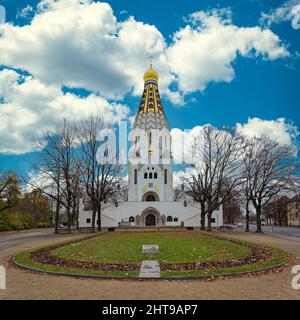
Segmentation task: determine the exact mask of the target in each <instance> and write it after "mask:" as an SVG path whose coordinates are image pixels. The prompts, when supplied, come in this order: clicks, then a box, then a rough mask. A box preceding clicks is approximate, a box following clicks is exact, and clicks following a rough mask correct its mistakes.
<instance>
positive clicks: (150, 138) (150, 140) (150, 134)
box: [149, 131, 152, 145]
mask: <svg viewBox="0 0 300 320" xmlns="http://www.w3.org/2000/svg"><path fill="white" fill-rule="evenodd" d="M149 144H150V145H151V144H152V133H151V131H150V133H149Z"/></svg>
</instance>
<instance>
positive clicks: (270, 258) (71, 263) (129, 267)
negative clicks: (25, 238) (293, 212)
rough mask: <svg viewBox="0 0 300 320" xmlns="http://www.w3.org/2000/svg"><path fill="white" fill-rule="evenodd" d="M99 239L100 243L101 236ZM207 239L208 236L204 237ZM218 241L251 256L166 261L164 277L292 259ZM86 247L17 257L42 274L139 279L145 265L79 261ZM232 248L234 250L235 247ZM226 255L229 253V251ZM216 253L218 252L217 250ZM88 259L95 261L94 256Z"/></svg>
mask: <svg viewBox="0 0 300 320" xmlns="http://www.w3.org/2000/svg"><path fill="white" fill-rule="evenodd" d="M174 234H175V233H174ZM176 236H177V235H176ZM181 236H182V235H181ZM197 236H200V237H201V235H199V234H197ZM98 237H99V239H100V236H98ZM102 237H103V236H102ZM203 237H208V236H207V235H205V236H204V235H203ZM93 238H95V237H93ZM93 238H91V239H93ZM96 238H97V237H96ZM102 239H104V238H102ZM212 239H213V240H212ZM96 240H97V239H96ZM217 240H219V241H220V243H221V245H223V244H227V245H228V246H229V247H230V248H231V250H232V248H235V246H236V247H237V248H244V249H243V250H244V251H243V252H247V254H245V255H241V254H239V255H238V254H237V255H233V257H234V258H230V259H228V258H224V257H223V258H222V257H220V258H219V257H217V258H214V259H211V258H208V259H203V261H201V259H196V260H200V261H190V262H180V263H178V262H176V263H174V262H173V263H172V262H170V263H166V262H165V260H166V258H164V260H163V261H162V262H160V270H161V274H162V277H169V276H170V277H197V276H199V277H201V276H214V275H224V274H226V275H227V274H235V273H237V274H240V273H248V272H257V271H261V270H264V269H268V270H270V269H272V268H274V267H278V266H280V265H282V264H283V263H284V262H286V261H287V260H288V255H287V254H286V253H285V252H283V251H281V250H279V249H276V248H270V247H263V246H260V245H257V244H253V243H248V242H243V241H239V240H233V239H227V238H226V239H224V238H219V237H215V236H209V237H208V240H207V242H208V243H209V241H217ZM93 241H94V240H93ZM82 243H84V248H85V250H87V251H88V250H89V247H88V245H87V243H88V240H78V241H73V242H69V243H62V244H57V245H53V246H50V247H46V248H40V249H36V250H33V251H25V252H22V253H21V254H19V255H18V256H16V257H15V262H16V263H17V264H18V265H20V266H22V267H28V268H31V269H38V270H39V271H46V272H47V271H49V272H52V273H66V274H72V275H76V274H78V275H100V276H132V277H136V276H137V275H138V272H139V269H140V266H141V262H131V263H128V261H127V262H126V261H124V262H122V263H120V262H118V263H116V262H100V261H97V259H95V261H84V259H80V258H78V257H77V255H76V254H77V253H78V251H79V250H80V249H77V248H78V246H80V245H81V247H82ZM101 243H102V242H101ZM102 245H105V241H104V242H103V243H102ZM232 245H234V246H233V247H232ZM70 246H71V248H72V251H71V253H70V252H69V251H68V255H66V256H68V257H69V258H66V257H63V256H59V255H58V254H57V253H58V252H59V250H61V249H64V248H70ZM75 248H76V249H75ZM245 249H246V250H245ZM224 251H225V252H226V250H224ZM92 252H93V251H92ZM216 252H218V251H217V249H216ZM74 256H75V257H74ZM92 257H93V256H92ZM156 257H157V256H155V255H154V256H153V255H152V256H151V259H152V260H155V259H156ZM88 258H89V259H91V257H90V256H89V257H88ZM140 259H141V261H142V260H143V259H145V256H143V257H141V258H140ZM170 261H172V259H170Z"/></svg>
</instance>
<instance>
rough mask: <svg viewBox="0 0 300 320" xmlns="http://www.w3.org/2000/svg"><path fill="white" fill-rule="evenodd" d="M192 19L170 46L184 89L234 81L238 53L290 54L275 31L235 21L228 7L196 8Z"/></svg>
mask: <svg viewBox="0 0 300 320" xmlns="http://www.w3.org/2000/svg"><path fill="white" fill-rule="evenodd" d="M189 21H190V24H189V25H187V26H186V27H184V28H182V29H180V30H179V31H178V32H176V33H175V34H174V36H173V44H171V46H170V47H169V48H168V49H167V56H168V61H169V64H170V67H171V70H172V71H173V72H174V73H175V74H176V76H177V77H178V83H179V87H180V89H181V90H182V91H183V92H184V93H189V92H193V91H197V90H204V89H205V88H206V86H207V85H208V84H209V83H210V82H231V81H232V80H233V78H234V76H235V73H234V68H233V62H234V61H235V59H236V57H237V55H238V54H240V55H242V56H244V57H258V56H262V57H263V58H264V59H269V60H273V59H277V58H280V57H285V56H287V55H288V51H287V50H286V48H285V47H284V46H283V45H282V44H281V43H280V39H279V37H278V36H277V35H276V34H274V33H273V32H272V31H270V30H268V29H264V30H262V29H261V28H259V27H248V28H244V27H237V26H235V25H233V24H232V22H231V11H230V10H228V9H227V10H225V9H222V10H216V9H214V10H212V11H210V12H204V11H199V12H195V13H193V14H192V15H191V16H190V19H189Z"/></svg>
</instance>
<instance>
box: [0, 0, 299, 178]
mask: <svg viewBox="0 0 300 320" xmlns="http://www.w3.org/2000/svg"><path fill="white" fill-rule="evenodd" d="M47 1H48V6H49V4H50V6H51V5H53V3H54V5H53V7H52V8H51V9H49V8H46V7H44V8H43V9H42V10H40V11H37V10H36V6H37V5H38V4H39V3H40V1H29V0H18V1H16V0H7V1H5V0H0V4H1V5H3V6H4V7H5V8H6V14H7V22H8V23H9V24H10V26H9V27H8V29H5V34H4V36H3V37H2V38H0V66H1V67H0V71H1V70H2V71H3V70H6V72H5V73H3V75H2V78H1V76H0V115H1V118H2V122H3V123H4V125H3V127H5V128H4V129H2V131H1V126H0V135H1V136H2V138H1V140H2V144H1V142H0V152H1V153H0V168H1V169H2V170H8V169H14V170H17V171H19V172H21V171H28V170H30V167H29V163H28V159H31V158H34V157H35V156H36V153H34V152H32V150H31V149H30V147H29V144H30V141H29V140H30V139H31V138H32V137H31V136H34V134H35V133H36V135H37V136H41V134H42V131H43V128H45V129H46V128H47V126H48V124H49V123H51V124H52V123H53V124H55V123H56V122H57V121H58V120H59V118H62V116H63V113H62V114H61V115H56V117H55V118H53V119H52V118H51V114H54V113H57V112H58V110H66V109H67V110H68V112H67V113H68V115H71V116H73V113H74V119H75V120H76V119H81V117H80V115H78V114H80V106H81V105H84V107H85V111H84V114H85V115H86V114H88V110H90V111H91V112H93V111H95V108H96V107H97V106H99V108H102V106H103V108H104V110H105V114H107V116H108V117H112V116H113V119H114V120H113V121H115V122H117V121H118V120H120V119H121V118H128V117H131V116H133V115H135V113H136V111H137V108H138V104H139V99H140V97H139V93H140V92H141V86H142V76H143V66H144V70H145V69H146V68H147V57H148V56H149V55H150V54H153V52H154V67H155V66H156V67H157V70H158V71H159V73H160V74H161V78H162V80H161V88H162V89H161V91H162V96H163V105H164V110H165V113H166V116H167V118H168V121H169V125H170V127H171V128H179V129H188V128H193V127H195V126H197V125H203V124H206V123H211V124H213V125H215V126H217V127H221V126H230V127H233V126H235V125H236V124H240V128H241V130H244V131H245V132H246V133H247V134H252V133H253V132H258V133H267V134H270V136H274V137H275V136H276V137H277V138H278V132H279V133H280V130H282V133H283V135H284V134H290V135H291V137H292V138H293V137H294V136H295V132H296V130H297V128H300V112H299V109H300V108H299V107H300V90H299V79H300V59H299V53H300V37H299V35H300V29H297V28H295V24H296V27H297V19H298V17H297V16H292V15H291V14H290V12H291V9H292V8H293V7H297V6H298V5H300V1H286V2H284V1H269V0H268V1H267V0H264V1H255V0H242V1H220V0H219V1H199V0H198V1H191V0H185V1H180V0H173V1H161V0H160V1H158V0H153V1H149V2H146V1H132V0H128V1H108V2H107V3H108V7H105V8H104V9H105V10H107V8H111V9H112V10H113V13H109V11H107V12H108V13H105V14H104V15H103V16H101V17H102V18H101V19H103V20H105V21H106V22H105V25H104V24H101V26H99V28H103V31H101V32H108V33H109V34H115V33H117V36H118V37H120V34H121V33H120V30H122V32H123V33H126V32H128V36H129V35H130V34H132V30H134V31H135V32H137V33H136V37H132V38H130V41H129V42H128V46H131V48H127V47H126V41H125V42H122V43H121V44H120V43H118V44H117V45H115V44H114V45H112V46H110V45H108V46H107V48H109V49H107V51H108V50H112V52H109V51H108V52H106V47H104V46H102V47H101V48H99V55H102V52H104V51H105V55H106V54H107V56H106V57H108V58H106V61H107V70H105V68H106V67H105V63H104V65H103V64H101V63H102V62H101V61H99V69H97V67H98V60H97V59H98V58H97V56H96V57H95V56H93V55H97V52H98V51H97V46H98V43H97V42H96V43H95V50H89V49H85V51H83V52H82V54H81V53H80V55H79V54H78V56H77V55H74V56H73V54H72V52H71V53H70V51H68V50H70V48H72V46H73V48H74V50H76V45H77V44H76V43H75V44H73V42H74V41H76V38H78V39H79V40H80V41H82V42H80V48H82V43H88V46H87V48H90V47H91V46H90V43H92V42H91V41H94V39H92V38H91V36H90V34H91V32H97V28H98V26H97V23H95V24H89V23H88V22H86V21H88V18H87V16H86V14H85V13H83V15H82V16H80V17H81V18H80V19H82V21H84V23H83V27H82V26H81V27H80V28H79V27H78V28H79V29H78V30H77V29H76V30H75V31H76V32H75V33H74V34H71V33H70V34H69V32H70V30H72V28H73V29H74V25H73V27H72V23H74V21H73V22H72V19H76V13H74V12H76V11H72V12H71V11H70V10H69V7H74V8H76V6H77V5H78V6H79V5H80V4H76V2H79V0H78V1H77V0H60V1H58V2H61V3H63V2H65V4H61V5H60V6H59V7H55V1H53V0H47ZM44 2H46V1H45V0H44ZM67 2H69V6H68V4H67ZM83 2H84V4H83V6H87V7H88V6H91V5H92V1H88V0H84V1H83ZM26 7H27V8H28V10H27V11H26V10H25V11H24V10H23V12H22V9H24V8H26ZM280 7H284V8H285V16H280V15H278V14H277V13H276V10H277V9H278V8H280ZM82 8H83V7H82V6H81V7H78V12H80V10H82ZM299 8H300V7H299ZM98 9H99V15H100V14H101V10H102V9H101V8H100V7H97V10H98ZM49 10H50V11H52V13H53V15H52V16H55V14H57V17H58V18H57V21H58V22H57V23H58V25H59V23H60V18H59V15H60V14H64V12H65V14H66V17H68V18H66V22H65V25H64V27H63V28H61V29H64V30H63V31H61V29H58V30H56V31H55V32H57V33H55V32H54V31H53V30H54V27H53V24H50V27H49V30H50V31H49V30H48V29H47V27H45V28H44V27H43V28H40V29H38V27H39V26H38V23H40V21H38V22H37V23H36V24H35V26H34V27H32V31H30V30H29V31H28V32H27V31H26V30H25V29H26V27H28V26H30V25H32V19H33V16H34V15H36V16H41V19H40V20H41V21H48V20H47V19H44V20H42V18H43V17H46V16H45V15H46V14H47V12H48V11H49ZM64 10H65V11H64ZM222 10H223V11H222ZM93 11H96V10H93ZM199 12H202V13H201V15H200V18H199V15H197V16H196V15H194V20H193V19H192V18H191V16H190V15H191V14H193V13H199ZM224 12H225V15H226V14H227V18H228V14H229V15H231V16H232V17H231V18H230V21H227V22H226V21H225V22H224V19H225V18H222V17H221V16H222V15H223V14H224ZM299 12H300V10H299ZM203 14H204V15H203ZM263 14H265V15H266V17H265V19H262V16H263ZM43 15H44V16H43ZM299 15H300V13H299ZM108 16H109V17H110V18H107V17H108ZM131 16H133V17H134V18H132V19H133V20H134V21H132V20H131V22H130V28H128V29H126V26H127V24H126V22H127V21H129V20H130V17H131ZM195 17H197V18H195ZM210 17H215V20H214V21H213V23H212V24H207V23H208V21H210V20H209V19H210ZM84 19H86V20H84ZM114 19H115V21H116V22H114V21H113V20H114ZM222 19H223V20H222ZM293 19H294V20H293ZM91 20H92V19H91ZM95 21H97V17H95ZM293 22H294V24H293ZM116 23H117V25H115V24H116ZM138 23H142V25H143V29H142V27H141V26H139V25H138ZM203 23H204V24H206V28H204V29H201V28H200V26H201V24H203ZM219 23H220V24H219ZM68 24H69V25H70V26H71V27H70V29H68V28H67V25H68ZM110 24H111V25H112V26H111V25H110ZM103 25H104V26H103ZM220 25H221V29H220V32H219V33H218V32H217V33H216V35H215V36H214V38H213V40H207V38H204V37H203V34H204V33H205V32H207V31H209V32H211V33H212V32H215V29H216V28H220ZM223 25H224V26H225V27H226V28H227V29H228V28H232V29H230V30H231V31H230V32H233V33H232V34H233V36H232V38H233V39H232V40H231V38H229V39H230V41H227V42H226V41H225V44H224V42H222V39H221V38H222V34H223V33H222V32H224V37H227V36H228V34H227V31H228V30H227V29H225V28H223ZM17 26H20V27H21V28H19V29H18V28H17ZM65 26H66V27H65ZM85 26H86V30H85ZM145 26H146V27H145ZM150 26H155V28H156V29H155V30H154V29H153V28H151V27H150ZM187 26H190V29H191V30H192V31H193V32H194V34H195V33H196V36H195V37H197V38H191V37H192V36H191V34H189V35H187V34H186V33H185V34H184V35H181V36H180V39H179V40H177V41H175V40H174V34H175V33H176V32H178V31H179V30H183V29H185V28H187ZM133 28H134V29H133ZM141 29H142V30H141ZM245 29H247V30H245ZM37 30H38V31H37ZM91 30H92V31H91ZM107 30H108V31H107ZM185 30H186V31H187V30H188V29H185ZM218 30H219V29H218ZM48 31H49V32H50V33H51V32H52V31H53V32H54V33H51V37H49V35H48V34H46V35H45V34H43V32H45V33H46V32H48ZM266 31H267V32H266ZM30 32H32V34H34V36H35V40H34V45H37V49H34V48H32V50H33V51H30V50H31V47H32V44H31V42H30V41H32V39H31V36H30ZM60 32H65V36H64V35H63V34H61V33H60ZM56 34H57V38H55V37H56ZM139 34H141V38H138V35H139ZM18 37H20V38H21V39H22V41H24V43H23V44H21V43H20V41H18V39H19V38H18ZM187 37H190V38H187ZM219 37H220V38H219ZM264 37H265V38H264ZM27 38H28V40H27ZM145 38H149V39H153V41H152V42H148V43H147V41H148V40H147V39H145ZM262 38H264V39H265V40H264V41H262ZM61 39H63V40H61ZM74 39H75V40H74ZM101 39H102V38H101ZM191 39H192V42H193V41H194V40H196V39H199V43H198V47H199V53H198V52H195V53H193V54H192V53H191V51H195V50H196V51H197V48H198V47H196V49H195V47H192V44H191V41H190V40H191ZM193 39H194V40H193ZM79 40H78V41H79ZM125 40H126V34H125ZM206 40H207V41H208V42H207V43H208V44H207V47H208V48H207V49H203V48H204V47H205V45H204V41H206ZM1 41H2V43H1ZM26 41H27V42H26ZM39 41H40V42H39ZM101 41H102V40H101ZM143 41H144V42H145V43H143V44H141V45H140V43H141V42H143ZM149 41H150V40H149ZM209 41H213V42H209ZM68 42H70V43H71V45H70V46H69V44H68ZM179 42H180V43H179ZM235 42H236V43H235ZM202 43H203V48H201V46H202ZM210 43H212V45H213V48H214V49H213V50H212V51H209V52H206V51H205V50H210V49H209V46H210ZM227 43H228V47H231V48H232V49H230V50H229V52H228V53H227V51H226V50H228V48H226V46H227ZM237 43H238V44H237ZM181 44H182V45H181ZM185 44H187V45H186V46H185ZM253 44H254V45H253ZM18 45H20V47H18ZM48 45H49V48H46V47H47V46H48ZM64 45H66V48H64ZM99 46H100V42H99ZM122 46H124V47H122ZM190 46H191V47H190ZM251 46H252V47H251ZM244 47H246V48H247V52H246V53H241V50H242V49H241V48H244ZM248 47H250V48H249V49H248ZM205 48H206V47H205ZM120 50H121V51H122V50H124V51H126V53H124V61H120V60H118V57H120V56H121V57H122V52H121V53H120V52H119V51H120ZM147 50H148V51H147ZM222 50H225V51H224V52H225V53H224V56H222V54H219V53H220V52H221V51H222ZM1 51H2V54H1ZM127 51H128V52H127ZM45 52H46V53H45ZM59 52H60V54H59ZM64 52H65V56H63V53H64ZM77 52H78V50H77ZM126 55H128V56H126ZM211 55H216V56H220V58H213V59H212V61H210V62H208V63H207V65H206V63H205V59H210V58H211ZM88 56H89V57H88ZM45 57H46V58H45ZM87 57H88V59H87ZM110 57H116V58H115V59H117V60H113V61H110V60H109V59H110ZM198 57H201V58H198ZM133 58H135V59H136V66H137V67H136V71H135V70H134V69H135V61H132V60H133ZM51 59H53V60H54V59H55V62H53V63H54V64H51V63H52V62H51V61H49V60H51ZM64 59H65V60H64ZM103 59H104V58H103ZM222 59H223V60H222ZM108 60H109V61H108ZM165 60H166V61H167V62H166V61H165ZM185 60H188V63H187V61H185ZM115 61H117V62H115ZM127 61H128V62H127ZM104 62H105V60H104ZM114 62H115V65H118V67H116V68H115V67H114V64H113V63H114ZM94 63H95V65H94ZM120 63H122V65H120V66H119V64H120ZM48 64H49V65H48ZM189 64H190V65H192V66H193V70H192V75H191V78H190V79H193V80H192V81H190V80H189V77H188V72H187V71H186V70H188V68H189ZM54 65H55V66H57V68H60V70H63V69H64V68H66V72H65V74H64V73H63V72H62V71H57V70H54V69H55V68H54V67H53V66H54ZM111 66H112V67H111ZM169 66H170V67H169ZM218 66H220V68H219V69H220V70H222V68H223V67H224V70H223V71H219V70H218ZM67 68H70V70H71V71H72V72H74V74H73V73H72V72H71V73H70V72H69V71H68V70H69V69H67ZM77 68H78V72H76V70H77ZM81 68H82V69H81ZM84 68H85V69H84ZM89 68H90V69H91V70H89V71H87V72H86V73H85V71H84V72H82V70H88V69H89ZM118 68H119V69H118ZM127 68H128V70H127ZM228 69H230V70H231V71H232V72H233V74H232V73H231V75H228V73H227V72H229V73H230V72H231V71H230V70H228ZM93 70H96V71H97V72H98V74H97V73H96V74H95V72H96V71H94V72H93ZM195 70H196V72H195ZM8 71H10V72H8ZM68 73H69V74H70V77H69V78H68ZM197 73H198V75H199V76H198V75H197ZM81 74H82V77H81ZM110 74H113V76H112V77H111V78H110ZM24 75H25V76H27V77H29V76H30V77H31V78H30V79H29V78H28V79H27V80H25V78H24ZM127 75H129V76H127ZM172 77H173V78H172ZM7 79H9V80H7ZM74 79H75V80H74ZM174 79H175V80H174ZM73 80H74V81H73ZM1 81H2V82H3V84H2V87H3V88H4V87H5V86H6V87H5V88H6V91H5V90H4V89H2V96H1ZM14 81H15V82H14ZM24 82H25V83H28V86H26V87H25V86H22V87H21V86H20V85H21V84H23V83H24ZM8 83H9V85H8ZM106 83H108V84H109V85H106ZM15 84H16V85H17V86H20V87H19V89H20V90H19V89H18V91H16V92H14V91H13V90H15V89H12V88H13V86H14V85H15ZM7 88H8V89H7ZM49 88H50V89H49ZM98 88H99V89H98ZM25 89H26V90H28V91H34V92H35V93H37V92H38V93H39V94H41V96H37V95H36V96H34V95H33V94H30V95H28V92H26V95H25V93H24V90H25ZM43 90H45V91H46V90H47V94H42V92H43ZM170 91H172V95H173V98H172V97H170ZM8 92H9V93H8ZM68 94H70V95H71V96H70V95H68ZM91 94H92V95H95V97H93V98H92V97H91V96H90V95H91ZM24 95H25V96H24ZM55 95H56V97H55ZM175 95H176V99H175V98H174V97H175ZM45 96H47V98H45ZM57 96H60V99H57ZM88 97H89V98H88ZM22 99H24V105H22V101H23V100H22ZM30 99H34V100H30ZM43 99H45V101H44V100H43ZM38 100H40V101H42V103H41V104H38V103H37V101H38ZM62 101H63V102H62ZM178 101H179V102H178ZM43 103H48V104H49V105H50V106H53V109H51V108H52V107H49V108H50V109H49V110H46V111H47V112H46V111H45V115H43V117H41V116H40V115H39V113H40V109H39V108H41V106H43ZM60 103H61V104H62V105H59V104H60ZM93 103H94V104H93ZM33 105H34V107H31V106H33ZM58 105H59V106H58ZM75 105H77V109H76V108H75V107H74V106H75ZM79 105H80V106H79ZM72 106H73V107H74V108H73V107H72ZM9 108H10V109H9ZM12 108H13V109H14V117H12V116H11V115H10V112H11V113H12V111H11V110H12ZM47 108H48V107H47ZM111 108H112V109H113V111H111V110H112V109H111ZM126 108H127V111H126ZM19 110H20V112H18V111H19ZM120 110H121V111H120ZM1 111H2V112H1ZM43 112H44V111H43ZM101 112H102V111H101ZM116 112H117V113H116ZM30 117H32V119H31V120H30V119H28V118H30ZM256 118H258V119H257V120H256V121H255V120H253V119H256ZM33 119H37V120H33ZM47 119H49V123H48V121H47ZM251 119H252V121H251ZM278 119H280V120H278ZM11 121H12V122H19V123H21V124H22V125H21V124H20V125H17V124H12V123H10V122H11ZM33 128H34V130H33ZM8 131H9V132H8ZM283 135H282V136H283ZM14 139H16V141H15V140H14ZM278 139H279V140H280V139H281V138H278ZM286 139H287V138H285V140H286ZM27 144H28V146H27Z"/></svg>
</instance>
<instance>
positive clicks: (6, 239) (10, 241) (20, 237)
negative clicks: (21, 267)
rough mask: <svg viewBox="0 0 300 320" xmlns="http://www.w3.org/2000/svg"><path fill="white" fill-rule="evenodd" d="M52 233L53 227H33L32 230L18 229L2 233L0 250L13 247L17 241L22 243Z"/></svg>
mask: <svg viewBox="0 0 300 320" xmlns="http://www.w3.org/2000/svg"><path fill="white" fill-rule="evenodd" d="M53 233H54V230H53V229H34V230H30V231H29V230H27V231H26V232H25V231H20V232H13V233H7V234H2V235H1V236H0V250H1V249H5V248H9V247H13V246H15V245H17V244H19V243H23V242H25V241H27V240H31V239H33V238H41V237H44V236H48V235H52V234H53Z"/></svg>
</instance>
